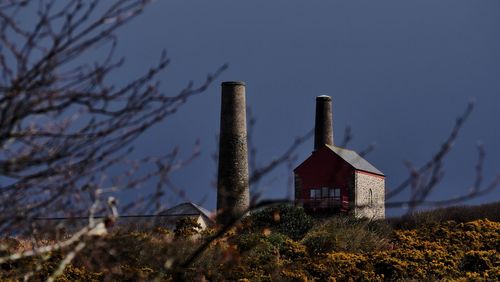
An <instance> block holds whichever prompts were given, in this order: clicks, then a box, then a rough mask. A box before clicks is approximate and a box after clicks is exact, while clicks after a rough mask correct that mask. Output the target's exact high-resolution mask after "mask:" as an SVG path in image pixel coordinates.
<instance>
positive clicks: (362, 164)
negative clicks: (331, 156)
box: [326, 145, 384, 175]
mask: <svg viewBox="0 0 500 282" xmlns="http://www.w3.org/2000/svg"><path fill="white" fill-rule="evenodd" d="M326 146H327V147H328V148H329V149H330V150H332V151H333V152H334V153H335V154H337V155H338V156H339V157H341V158H342V159H344V161H346V162H348V163H349V164H350V165H352V166H353V167H354V168H355V169H358V170H362V171H366V172H371V173H374V174H379V175H384V173H382V172H381V171H380V170H378V169H377V168H376V167H374V166H373V165H372V164H371V163H369V162H368V161H367V160H365V159H364V158H363V157H361V156H360V155H358V153H356V152H354V151H352V150H349V149H345V148H341V147H336V146H330V145H326Z"/></svg>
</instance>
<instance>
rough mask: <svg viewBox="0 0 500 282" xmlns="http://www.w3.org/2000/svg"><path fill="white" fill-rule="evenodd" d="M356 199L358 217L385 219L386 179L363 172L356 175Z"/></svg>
mask: <svg viewBox="0 0 500 282" xmlns="http://www.w3.org/2000/svg"><path fill="white" fill-rule="evenodd" d="M355 183H356V185H355V186H356V187H357V189H356V191H355V197H354V201H355V202H354V205H355V210H354V214H355V216H356V217H366V218H370V219H382V218H385V179H384V177H381V176H377V175H372V174H368V173H366V172H362V171H356V173H355Z"/></svg>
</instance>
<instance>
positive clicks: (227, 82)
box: [221, 81, 246, 86]
mask: <svg viewBox="0 0 500 282" xmlns="http://www.w3.org/2000/svg"><path fill="white" fill-rule="evenodd" d="M235 85H242V86H245V85H246V84H245V82H244V81H224V82H222V83H221V86H235Z"/></svg>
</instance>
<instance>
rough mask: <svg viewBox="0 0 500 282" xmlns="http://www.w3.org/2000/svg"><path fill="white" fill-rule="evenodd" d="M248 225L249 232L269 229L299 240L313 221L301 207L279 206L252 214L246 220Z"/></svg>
mask: <svg viewBox="0 0 500 282" xmlns="http://www.w3.org/2000/svg"><path fill="white" fill-rule="evenodd" d="M248 224H249V225H250V226H251V228H250V229H251V230H250V231H251V232H258V231H262V230H264V229H266V228H269V229H271V230H272V231H274V232H278V233H281V234H285V235H286V236H288V237H290V238H291V239H293V240H300V239H302V237H303V236H304V235H305V234H306V233H307V231H309V229H311V227H312V226H313V225H314V220H313V218H312V217H311V216H309V215H308V214H306V213H305V211H304V209H303V208H301V207H295V206H291V205H280V206H276V207H269V208H265V209H263V210H260V211H257V212H254V213H253V214H252V215H250V217H249V218H248Z"/></svg>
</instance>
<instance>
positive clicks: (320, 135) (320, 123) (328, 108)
mask: <svg viewBox="0 0 500 282" xmlns="http://www.w3.org/2000/svg"><path fill="white" fill-rule="evenodd" d="M324 144H327V145H331V146H333V119H332V98H331V97H330V96H326V95H321V96H318V97H316V121H315V124H314V151H316V150H317V149H319V148H321V147H322V146H323V145H324Z"/></svg>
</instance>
